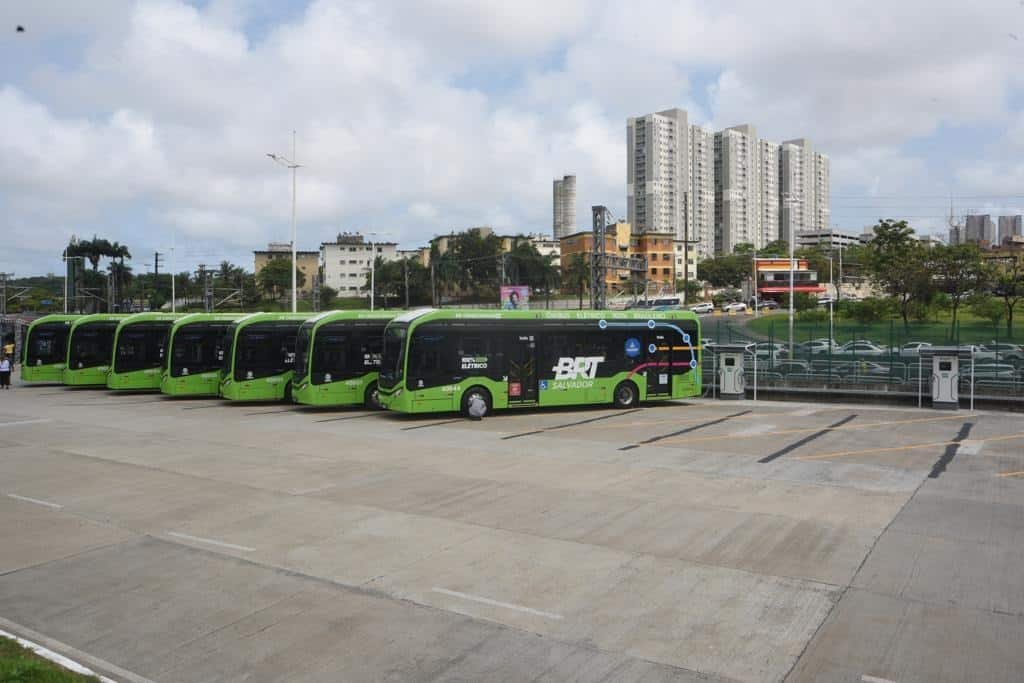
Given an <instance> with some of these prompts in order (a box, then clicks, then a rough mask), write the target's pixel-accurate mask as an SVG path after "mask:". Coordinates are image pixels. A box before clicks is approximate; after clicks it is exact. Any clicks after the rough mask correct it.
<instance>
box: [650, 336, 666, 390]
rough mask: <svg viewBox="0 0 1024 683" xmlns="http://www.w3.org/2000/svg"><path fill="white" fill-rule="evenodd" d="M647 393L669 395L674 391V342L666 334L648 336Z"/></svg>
mask: <svg viewBox="0 0 1024 683" xmlns="http://www.w3.org/2000/svg"><path fill="white" fill-rule="evenodd" d="M647 340H648V341H647V363H648V366H647V395H648V396H668V395H669V394H670V393H671V392H672V344H671V342H670V341H669V340H668V338H667V336H666V335H665V334H662V333H660V332H653V333H651V334H650V335H648V337H647Z"/></svg>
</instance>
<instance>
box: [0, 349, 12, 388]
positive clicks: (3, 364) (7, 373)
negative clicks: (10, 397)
mask: <svg viewBox="0 0 1024 683" xmlns="http://www.w3.org/2000/svg"><path fill="white" fill-rule="evenodd" d="M0 388H3V389H10V388H11V359H10V358H8V357H7V354H4V355H3V356H0Z"/></svg>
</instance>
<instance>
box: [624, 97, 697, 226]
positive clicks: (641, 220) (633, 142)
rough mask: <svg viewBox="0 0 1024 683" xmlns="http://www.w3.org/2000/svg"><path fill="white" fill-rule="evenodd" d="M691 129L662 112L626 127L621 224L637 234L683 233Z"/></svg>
mask: <svg viewBox="0 0 1024 683" xmlns="http://www.w3.org/2000/svg"><path fill="white" fill-rule="evenodd" d="M689 139H690V123H689V117H688V115H687V113H686V111H684V110H682V109H666V110H664V111H660V112H657V113H654V114H647V115H646V116H636V117H631V118H629V119H628V120H627V121H626V220H627V222H629V223H630V224H631V225H632V226H633V231H634V232H635V233H637V234H641V233H645V232H657V233H664V232H671V233H672V234H674V235H676V236H677V238H679V239H682V238H683V235H684V234H686V232H687V227H688V225H687V221H688V217H687V211H688V199H689V193H690V166H691V163H692V155H691V150H690V142H689Z"/></svg>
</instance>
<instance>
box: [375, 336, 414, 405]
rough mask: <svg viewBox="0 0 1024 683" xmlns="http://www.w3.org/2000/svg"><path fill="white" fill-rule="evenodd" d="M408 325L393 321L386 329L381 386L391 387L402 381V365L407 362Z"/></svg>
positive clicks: (381, 366)
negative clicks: (406, 340) (406, 341)
mask: <svg viewBox="0 0 1024 683" xmlns="http://www.w3.org/2000/svg"><path fill="white" fill-rule="evenodd" d="M408 332H409V326H408V325H399V324H394V323H392V324H391V325H388V327H387V330H385V331H384V351H383V356H382V358H381V365H380V377H379V378H378V380H377V381H378V383H379V384H380V386H382V387H384V388H386V389H390V388H391V387H393V386H395V385H396V384H398V383H399V382H401V381H402V376H403V372H402V366H403V365H404V364H405V337H406V335H407V334H408Z"/></svg>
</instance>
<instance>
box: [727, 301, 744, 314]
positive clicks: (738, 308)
mask: <svg viewBox="0 0 1024 683" xmlns="http://www.w3.org/2000/svg"><path fill="white" fill-rule="evenodd" d="M745 310H747V305H746V304H745V303H743V302H742V301H733V302H732V303H731V304H726V305H724V306H722V311H724V312H725V313H742V312H743V311H745Z"/></svg>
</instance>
